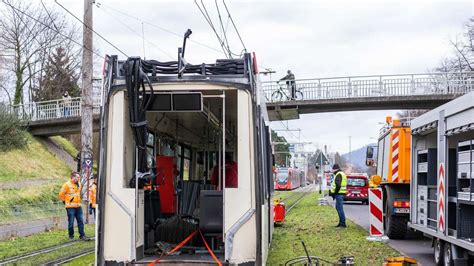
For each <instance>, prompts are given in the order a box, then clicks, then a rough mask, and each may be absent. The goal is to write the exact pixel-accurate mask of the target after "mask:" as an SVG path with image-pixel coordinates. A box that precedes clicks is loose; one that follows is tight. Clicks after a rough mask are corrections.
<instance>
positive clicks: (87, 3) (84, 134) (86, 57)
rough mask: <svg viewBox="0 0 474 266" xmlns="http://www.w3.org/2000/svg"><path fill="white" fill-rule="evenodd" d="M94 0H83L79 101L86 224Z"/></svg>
mask: <svg viewBox="0 0 474 266" xmlns="http://www.w3.org/2000/svg"><path fill="white" fill-rule="evenodd" d="M93 3H94V0H84V26H83V45H84V48H83V49H82V93H81V94H82V102H81V162H82V168H81V176H82V184H83V185H84V184H85V188H84V187H83V189H82V195H83V198H84V196H85V199H86V204H87V205H86V224H87V223H89V211H88V210H87V209H88V208H89V179H90V176H91V172H92V108H93V107H92V72H93V62H92V51H93V47H92V37H93V36H92V6H93Z"/></svg>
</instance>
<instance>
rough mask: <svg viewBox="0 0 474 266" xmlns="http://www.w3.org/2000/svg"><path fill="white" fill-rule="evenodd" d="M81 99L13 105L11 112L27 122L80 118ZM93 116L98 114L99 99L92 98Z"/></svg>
mask: <svg viewBox="0 0 474 266" xmlns="http://www.w3.org/2000/svg"><path fill="white" fill-rule="evenodd" d="M81 99H82V98H81V97H76V98H71V99H66V100H63V99H61V100H51V101H42V102H32V103H27V104H23V105H14V106H12V107H11V111H12V112H14V113H16V114H17V115H18V116H19V117H20V118H22V119H27V120H29V121H41V120H52V119H60V118H69V117H80V116H81V109H82V100H81ZM92 106H93V114H99V113H100V106H101V101H100V98H93V104H92Z"/></svg>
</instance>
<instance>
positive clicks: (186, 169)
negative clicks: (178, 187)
mask: <svg viewBox="0 0 474 266" xmlns="http://www.w3.org/2000/svg"><path fill="white" fill-rule="evenodd" d="M190 169H191V161H190V160H189V159H184V160H183V180H184V181H188V180H189V172H190V171H189V170H190Z"/></svg>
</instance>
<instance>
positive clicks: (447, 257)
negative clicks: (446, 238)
mask: <svg viewBox="0 0 474 266" xmlns="http://www.w3.org/2000/svg"><path fill="white" fill-rule="evenodd" d="M443 251H444V252H443V253H444V254H443V256H444V260H443V261H444V265H445V266H451V265H454V260H453V252H452V250H451V244H450V243H448V242H446V243H444V250H443Z"/></svg>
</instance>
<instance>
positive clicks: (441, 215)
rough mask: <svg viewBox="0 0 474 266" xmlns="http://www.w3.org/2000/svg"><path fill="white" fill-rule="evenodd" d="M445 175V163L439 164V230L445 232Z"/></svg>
mask: <svg viewBox="0 0 474 266" xmlns="http://www.w3.org/2000/svg"><path fill="white" fill-rule="evenodd" d="M444 177H445V172H444V163H440V164H439V171H438V198H439V201H438V231H440V232H444V231H445V228H444V227H445V224H444V221H445V218H444V212H445V209H446V207H445V203H446V202H445V199H444V196H445V187H444Z"/></svg>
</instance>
